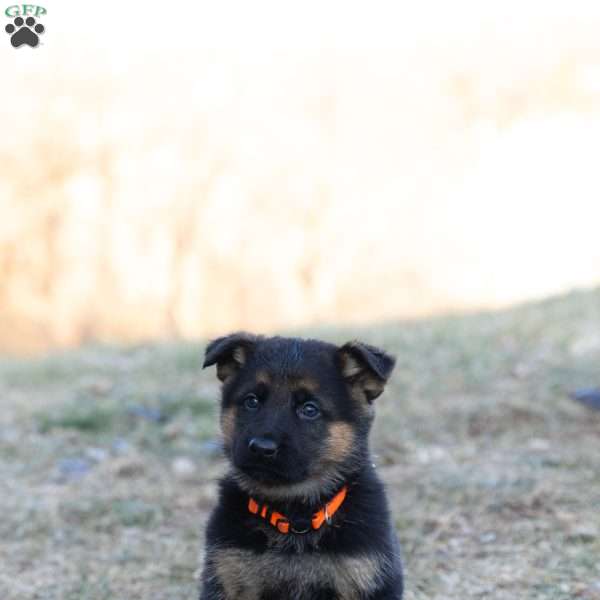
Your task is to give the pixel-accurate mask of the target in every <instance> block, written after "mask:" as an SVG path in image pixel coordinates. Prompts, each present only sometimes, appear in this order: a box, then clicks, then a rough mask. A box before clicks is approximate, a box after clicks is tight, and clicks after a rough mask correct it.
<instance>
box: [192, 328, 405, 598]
mask: <svg viewBox="0 0 600 600" xmlns="http://www.w3.org/2000/svg"><path fill="white" fill-rule="evenodd" d="M394 362H395V361H394V358H392V357H391V356H389V355H388V354H386V353H385V352H383V351H381V350H378V349H377V348H374V347H373V346H369V345H367V344H362V343H360V342H350V343H347V344H345V345H343V346H341V347H337V346H335V345H333V344H329V343H326V342H321V341H318V340H304V339H298V338H283V337H262V336H255V335H251V334H248V333H235V334H232V335H229V336H227V337H222V338H219V339H216V340H214V341H213V342H211V343H210V344H209V345H208V347H207V349H206V359H205V361H204V367H208V366H210V365H214V364H216V365H217V377H218V378H219V379H220V380H221V381H222V382H223V386H222V406H221V427H222V431H223V438H224V449H225V453H226V455H227V458H228V459H229V461H230V463H231V469H230V471H229V473H228V474H227V475H226V476H225V477H224V479H223V480H222V481H221V486H220V499H219V503H218V505H217V506H216V508H215V509H214V511H213V513H212V515H211V517H210V520H209V523H208V528H207V532H206V559H205V564H204V572H203V575H202V591H201V594H200V600H384V599H385V600H400V599H401V598H402V588H403V582H402V567H401V563H400V550H399V545H398V542H397V539H396V535H395V532H394V527H393V525H392V523H391V520H390V514H389V511H388V506H387V501H386V497H385V494H384V489H383V485H382V483H381V482H380V480H379V478H378V477H377V475H376V473H375V469H374V466H373V464H372V462H371V459H370V458H369V447H368V434H369V429H370V426H371V423H372V421H373V401H374V400H375V398H377V397H378V396H379V395H380V394H381V392H383V388H384V386H385V383H386V381H387V380H388V378H389V376H390V373H391V372H392V369H393V367H394Z"/></svg>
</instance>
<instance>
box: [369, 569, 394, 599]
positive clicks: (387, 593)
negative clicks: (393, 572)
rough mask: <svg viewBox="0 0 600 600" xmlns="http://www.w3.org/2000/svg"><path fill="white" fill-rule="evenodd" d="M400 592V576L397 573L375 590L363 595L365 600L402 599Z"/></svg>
mask: <svg viewBox="0 0 600 600" xmlns="http://www.w3.org/2000/svg"><path fill="white" fill-rule="evenodd" d="M402 593H403V584H402V577H401V576H399V575H397V576H396V577H395V578H394V579H392V580H390V581H389V582H387V583H385V584H384V586H383V587H381V588H379V589H378V590H377V591H375V592H373V593H372V594H369V595H368V596H365V600H402Z"/></svg>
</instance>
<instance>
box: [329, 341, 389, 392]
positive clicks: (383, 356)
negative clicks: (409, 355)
mask: <svg viewBox="0 0 600 600" xmlns="http://www.w3.org/2000/svg"><path fill="white" fill-rule="evenodd" d="M338 359H339V365H340V369H341V371H342V376H343V377H344V379H345V380H346V381H347V382H348V384H349V385H350V386H352V388H353V389H356V390H359V391H360V392H362V393H363V394H364V395H365V397H366V399H367V401H368V402H369V403H371V402H373V400H375V398H377V396H379V395H380V394H381V393H382V392H383V389H384V388H385V384H386V383H387V380H388V379H389V377H390V375H391V373H392V371H393V369H394V365H395V364H396V359H395V358H394V357H393V356H391V355H389V354H387V353H386V352H384V351H383V350H380V349H379V348H375V346H370V345H369V344H363V343H362V342H348V343H347V344H344V345H343V346H342V347H340V348H339V349H338Z"/></svg>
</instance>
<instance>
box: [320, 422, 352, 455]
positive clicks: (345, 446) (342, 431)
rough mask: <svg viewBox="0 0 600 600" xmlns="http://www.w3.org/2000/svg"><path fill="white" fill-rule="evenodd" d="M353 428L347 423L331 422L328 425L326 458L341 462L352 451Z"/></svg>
mask: <svg viewBox="0 0 600 600" xmlns="http://www.w3.org/2000/svg"><path fill="white" fill-rule="evenodd" d="M354 439H355V434H354V429H353V428H352V426H351V425H349V424H348V423H341V422H337V423H332V424H331V425H330V426H329V439H328V440H327V452H326V456H325V458H326V460H331V461H333V462H342V461H343V460H344V459H345V458H346V457H348V456H349V455H350V453H351V452H352V448H353V446H354Z"/></svg>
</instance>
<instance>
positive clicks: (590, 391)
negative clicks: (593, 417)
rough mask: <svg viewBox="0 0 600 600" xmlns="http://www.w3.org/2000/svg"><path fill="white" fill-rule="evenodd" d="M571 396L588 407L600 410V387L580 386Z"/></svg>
mask: <svg viewBox="0 0 600 600" xmlns="http://www.w3.org/2000/svg"><path fill="white" fill-rule="evenodd" d="M569 396H571V398H573V400H576V401H577V402H580V403H581V404H583V405H585V406H587V407H588V408H593V409H595V410H600V388H580V389H578V390H575V391H574V392H571V393H570V394H569Z"/></svg>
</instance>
